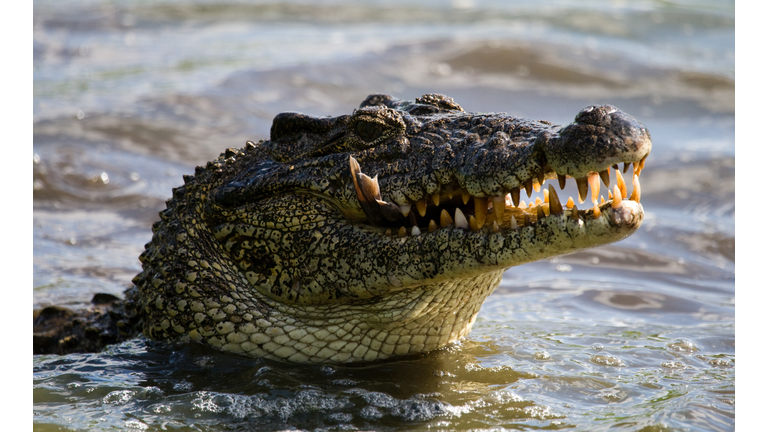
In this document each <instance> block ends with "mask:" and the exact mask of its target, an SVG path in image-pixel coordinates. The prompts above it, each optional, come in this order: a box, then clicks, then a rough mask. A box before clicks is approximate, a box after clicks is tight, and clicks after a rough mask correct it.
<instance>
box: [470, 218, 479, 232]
mask: <svg viewBox="0 0 768 432" xmlns="http://www.w3.org/2000/svg"><path fill="white" fill-rule="evenodd" d="M469 229H470V230H472V231H480V227H479V226H477V219H476V218H475V215H469Z"/></svg>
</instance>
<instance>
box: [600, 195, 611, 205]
mask: <svg viewBox="0 0 768 432" xmlns="http://www.w3.org/2000/svg"><path fill="white" fill-rule="evenodd" d="M608 193H610V192H608ZM600 204H605V198H603V196H602V195H600Z"/></svg>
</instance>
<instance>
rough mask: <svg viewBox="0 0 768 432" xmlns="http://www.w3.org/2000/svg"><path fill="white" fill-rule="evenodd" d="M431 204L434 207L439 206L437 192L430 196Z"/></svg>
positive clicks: (438, 194)
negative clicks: (433, 204)
mask: <svg viewBox="0 0 768 432" xmlns="http://www.w3.org/2000/svg"><path fill="white" fill-rule="evenodd" d="M432 202H433V203H435V206H439V205H440V193H439V192H435V193H433V194H432ZM422 216H424V215H422Z"/></svg>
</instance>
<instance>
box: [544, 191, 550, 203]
mask: <svg viewBox="0 0 768 432" xmlns="http://www.w3.org/2000/svg"><path fill="white" fill-rule="evenodd" d="M544 202H545V203H548V202H549V188H547V189H544Z"/></svg>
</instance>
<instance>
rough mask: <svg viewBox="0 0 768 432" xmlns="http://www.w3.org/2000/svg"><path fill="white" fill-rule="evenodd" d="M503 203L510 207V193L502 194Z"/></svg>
mask: <svg viewBox="0 0 768 432" xmlns="http://www.w3.org/2000/svg"><path fill="white" fill-rule="evenodd" d="M504 205H505V206H506V207H512V206H513V205H514V204H513V203H512V195H510V194H506V195H504Z"/></svg>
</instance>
